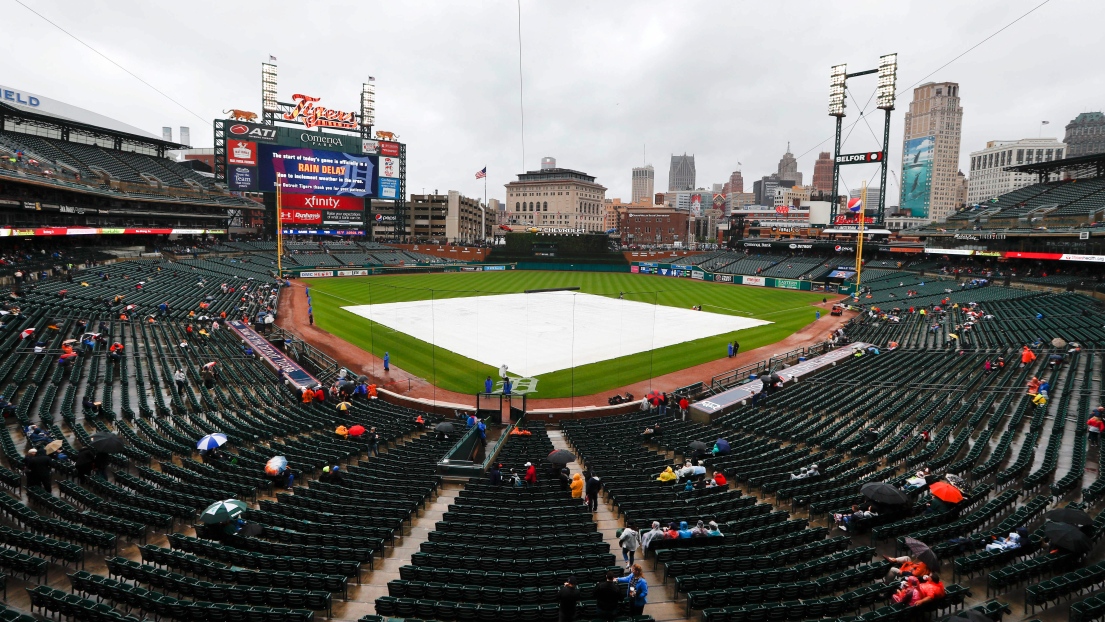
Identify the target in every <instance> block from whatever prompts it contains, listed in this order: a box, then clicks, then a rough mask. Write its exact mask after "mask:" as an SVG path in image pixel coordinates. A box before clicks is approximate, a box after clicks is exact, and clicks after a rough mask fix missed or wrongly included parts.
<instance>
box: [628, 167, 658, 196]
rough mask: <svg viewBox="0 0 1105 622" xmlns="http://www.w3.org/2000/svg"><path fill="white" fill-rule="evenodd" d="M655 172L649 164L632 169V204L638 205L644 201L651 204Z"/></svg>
mask: <svg viewBox="0 0 1105 622" xmlns="http://www.w3.org/2000/svg"><path fill="white" fill-rule="evenodd" d="M655 185H656V170H655V169H653V168H652V165H651V164H646V165H645V166H635V167H633V202H634V203H639V202H641V201H642V200H644V199H648V201H649V202H650V203H651V202H652V195H653V193H654V192H655Z"/></svg>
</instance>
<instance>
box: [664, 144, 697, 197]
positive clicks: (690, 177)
mask: <svg viewBox="0 0 1105 622" xmlns="http://www.w3.org/2000/svg"><path fill="white" fill-rule="evenodd" d="M694 180H695V172H694V156H693V155H690V156H689V155H687V154H686V153H684V154H683V155H681V156H677V155H673V156H672V157H671V168H669V169H668V190H694V187H695V186H694Z"/></svg>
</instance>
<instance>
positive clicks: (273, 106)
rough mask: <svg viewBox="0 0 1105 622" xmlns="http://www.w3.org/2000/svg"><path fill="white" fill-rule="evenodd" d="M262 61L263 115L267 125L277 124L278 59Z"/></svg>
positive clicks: (278, 105) (278, 108)
mask: <svg viewBox="0 0 1105 622" xmlns="http://www.w3.org/2000/svg"><path fill="white" fill-rule="evenodd" d="M269 59H270V61H269V62H267V63H261V117H262V120H263V122H264V124H265V125H275V124H276V114H277V113H278V112H280V104H278V103H276V59H274V58H272V57H271V56H270V57H269Z"/></svg>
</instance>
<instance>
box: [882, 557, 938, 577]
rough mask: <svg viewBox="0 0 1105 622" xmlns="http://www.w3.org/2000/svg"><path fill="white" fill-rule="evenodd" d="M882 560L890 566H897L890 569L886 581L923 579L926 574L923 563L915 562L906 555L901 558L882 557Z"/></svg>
mask: <svg viewBox="0 0 1105 622" xmlns="http://www.w3.org/2000/svg"><path fill="white" fill-rule="evenodd" d="M883 559H885V560H886V561H888V562H890V563H891V564H897V566H895V567H893V568H891V569H890V571H889V572H888V573H887V574H886V580H887V581H893V580H894V579H895V578H897V577H923V576H925V575H926V574H928V571H929V569H928V566H926V565H925V562H922V561H915V560H914V559H913V558H912V557H910V556H908V555H903V556H902V557H887V556H885V555H883Z"/></svg>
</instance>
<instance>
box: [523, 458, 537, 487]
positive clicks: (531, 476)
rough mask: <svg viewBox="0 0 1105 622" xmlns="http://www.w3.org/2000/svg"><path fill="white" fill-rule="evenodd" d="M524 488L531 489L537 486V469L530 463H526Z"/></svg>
mask: <svg viewBox="0 0 1105 622" xmlns="http://www.w3.org/2000/svg"><path fill="white" fill-rule="evenodd" d="M525 481H526V486H529V487H533V486H536V485H537V467H535V466H533V463H532V462H527V463H526V477H525Z"/></svg>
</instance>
